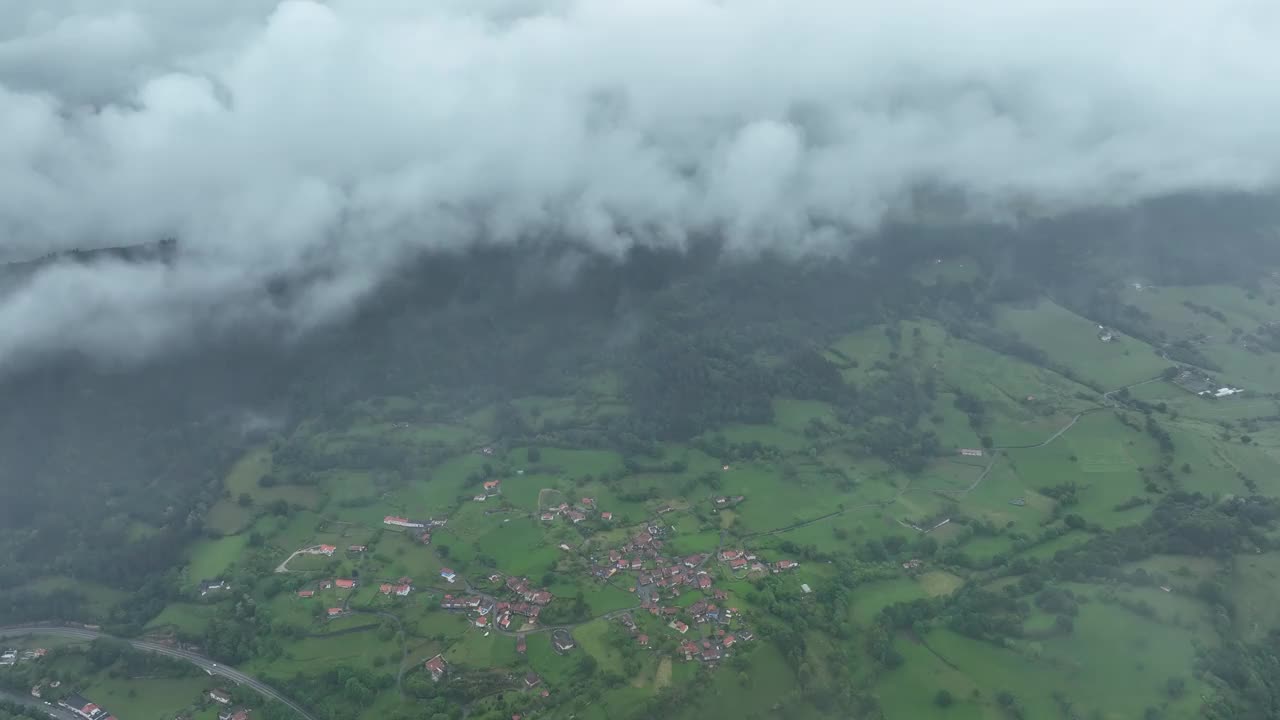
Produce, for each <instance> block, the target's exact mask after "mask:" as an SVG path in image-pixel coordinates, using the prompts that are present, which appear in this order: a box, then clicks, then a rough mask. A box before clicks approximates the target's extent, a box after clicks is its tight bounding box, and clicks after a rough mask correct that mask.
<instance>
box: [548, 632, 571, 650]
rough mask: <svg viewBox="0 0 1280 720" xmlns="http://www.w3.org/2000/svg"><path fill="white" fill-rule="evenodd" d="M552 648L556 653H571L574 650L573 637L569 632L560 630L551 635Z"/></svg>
mask: <svg viewBox="0 0 1280 720" xmlns="http://www.w3.org/2000/svg"><path fill="white" fill-rule="evenodd" d="M551 646H552V647H553V648H555V651H556V652H560V653H564V652H569V651H570V650H572V649H573V648H574V643H573V636H572V635H570V634H569V631H568V630H565V629H563V628H558V629H556V630H554V631H552V633H551Z"/></svg>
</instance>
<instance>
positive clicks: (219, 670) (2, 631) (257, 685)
mask: <svg viewBox="0 0 1280 720" xmlns="http://www.w3.org/2000/svg"><path fill="white" fill-rule="evenodd" d="M24 635H56V636H58V637H70V638H76V639H79V640H95V639H97V638H111V639H114V640H120V641H121V642H127V643H129V644H130V645H132V646H133V647H134V648H135V649H137V650H141V651H143V652H149V653H155V654H157V655H167V656H169V657H172V658H177V659H179V660H185V661H186V662H189V663H191V664H192V665H195V666H196V667H198V668H200V669H201V670H204V671H205V672H207V673H209V674H210V675H217V676H220V677H224V678H226V679H228V680H230V681H232V682H234V683H236V684H239V685H243V686H245V687H248V688H251V689H253V690H254V691H256V692H257V693H258V694H259V695H262V696H263V697H267V698H270V699H272V700H275V701H276V702H279V703H281V704H282V705H285V706H287V707H289V708H290V709H292V710H293V711H294V712H296V713H298V714H299V715H301V716H302V717H303V718H305V720H317V719H316V717H315V716H313V715H311V714H310V713H308V712H307V711H306V710H303V709H302V708H301V707H299V706H298V704H297V703H295V702H293V701H292V700H290V699H289V698H287V697H285V696H284V695H281V694H280V693H279V692H277V691H276V690H275V689H274V688H272V687H271V686H270V685H267V684H266V683H263V682H261V681H259V680H256V679H254V678H253V677H251V676H249V675H245V674H244V673H242V672H240V671H239V670H236V669H235V668H233V667H228V666H226V665H223V664H220V663H216V662H214V661H212V660H210V659H209V658H207V657H205V656H203V655H197V654H196V653H193V652H189V651H187V650H179V649H178V648H173V647H169V646H167V645H159V644H157V643H149V642H146V641H144V640H129V639H126V638H116V637H113V636H111V635H105V634H103V633H100V632H98V631H96V630H87V629H85V628H73V627H62V626H56V625H34V626H33V625H23V626H18V627H4V628H0V638H2V637H19V636H24Z"/></svg>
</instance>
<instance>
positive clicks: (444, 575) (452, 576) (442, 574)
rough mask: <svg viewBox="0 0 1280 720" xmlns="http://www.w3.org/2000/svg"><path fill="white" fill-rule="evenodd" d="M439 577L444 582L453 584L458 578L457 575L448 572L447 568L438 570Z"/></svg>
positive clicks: (450, 571)
mask: <svg viewBox="0 0 1280 720" xmlns="http://www.w3.org/2000/svg"><path fill="white" fill-rule="evenodd" d="M440 577H442V578H444V579H445V580H448V581H449V582H453V581H454V579H455V578H457V577H458V575H457V573H455V572H454V571H452V570H450V569H449V568H440Z"/></svg>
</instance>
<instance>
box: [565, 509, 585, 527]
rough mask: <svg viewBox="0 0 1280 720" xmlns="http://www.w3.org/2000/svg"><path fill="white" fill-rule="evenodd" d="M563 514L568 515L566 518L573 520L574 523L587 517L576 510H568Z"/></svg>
mask: <svg viewBox="0 0 1280 720" xmlns="http://www.w3.org/2000/svg"><path fill="white" fill-rule="evenodd" d="M565 515H566V516H568V518H569V519H570V520H572V521H573V524H574V525H577V524H578V523H580V522H582V521H583V520H586V519H587V516H586V515H583V514H582V513H580V512H578V511H577V510H570V511H569V512H567V513H565Z"/></svg>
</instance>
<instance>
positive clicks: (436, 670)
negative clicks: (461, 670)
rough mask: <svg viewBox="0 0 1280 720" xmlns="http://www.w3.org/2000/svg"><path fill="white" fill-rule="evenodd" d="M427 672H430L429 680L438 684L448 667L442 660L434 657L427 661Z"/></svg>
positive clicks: (437, 656) (439, 657)
mask: <svg viewBox="0 0 1280 720" xmlns="http://www.w3.org/2000/svg"><path fill="white" fill-rule="evenodd" d="M427 670H429V671H431V679H432V680H434V681H435V682H440V678H442V677H444V676H445V673H447V672H449V666H448V664H446V663H445V661H444V658H443V657H441V656H440V655H436V656H435V657H433V658H431V659H430V660H428V661H427Z"/></svg>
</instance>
